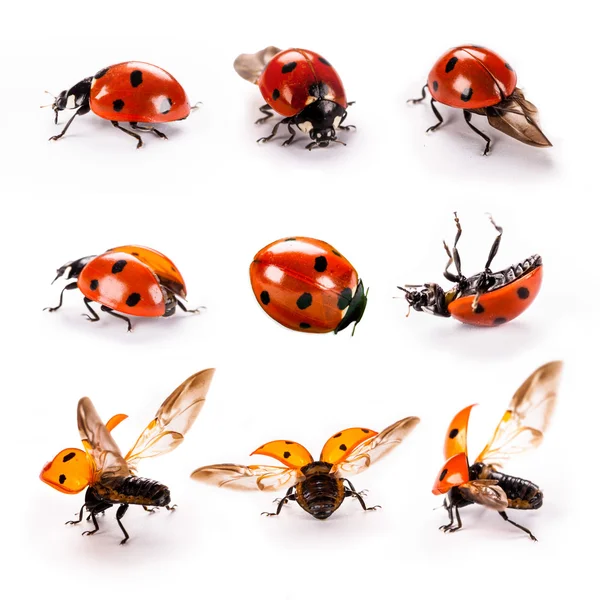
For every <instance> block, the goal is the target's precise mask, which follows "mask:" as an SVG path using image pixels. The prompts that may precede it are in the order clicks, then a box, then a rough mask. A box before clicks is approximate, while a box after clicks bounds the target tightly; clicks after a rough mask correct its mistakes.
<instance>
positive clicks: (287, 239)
mask: <svg viewBox="0 0 600 600" xmlns="http://www.w3.org/2000/svg"><path fill="white" fill-rule="evenodd" d="M283 241H284V242H295V241H296V238H285V240H283Z"/></svg>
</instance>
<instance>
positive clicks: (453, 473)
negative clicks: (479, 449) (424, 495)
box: [431, 452, 470, 496]
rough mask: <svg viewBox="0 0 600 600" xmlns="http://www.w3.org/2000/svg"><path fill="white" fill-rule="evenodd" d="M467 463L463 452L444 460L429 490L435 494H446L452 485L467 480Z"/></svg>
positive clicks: (460, 483)
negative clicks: (444, 462)
mask: <svg viewBox="0 0 600 600" xmlns="http://www.w3.org/2000/svg"><path fill="white" fill-rule="evenodd" d="M469 479H470V478H469V463H468V462H467V455H466V454H465V453H464V452H461V453H460V454H456V455H455V456H453V457H452V458H450V459H449V460H447V461H446V464H445V465H444V466H443V467H442V469H441V471H440V472H439V474H438V476H437V477H436V479H435V483H434V484H433V489H432V490H431V491H432V492H433V493H434V494H435V495H436V496H438V495H439V494H447V493H448V492H449V491H450V490H451V489H452V488H453V487H456V486H457V485H462V484H463V483H467V481H469Z"/></svg>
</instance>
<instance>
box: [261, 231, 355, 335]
mask: <svg viewBox="0 0 600 600" xmlns="http://www.w3.org/2000/svg"><path fill="white" fill-rule="evenodd" d="M250 283H251V284H252V291H253V292H254V295H255V296H256V300H257V301H258V303H259V304H260V305H261V306H262V308H263V309H264V311H265V312H266V313H267V314H268V315H269V316H270V317H271V318H272V319H275V320H276V321H277V322H278V323H281V325H284V326H285V327H288V328H289V329H294V330H295V331H305V332H308V333H328V332H330V331H333V332H334V333H338V332H339V331H342V329H345V328H346V327H348V325H350V323H352V322H353V321H354V322H355V323H356V324H358V322H359V321H360V320H361V318H362V316H363V313H364V311H365V307H366V306H367V295H366V293H365V291H364V287H363V283H362V281H361V280H360V279H359V278H358V274H357V272H356V269H355V268H354V267H353V266H352V265H351V264H350V263H349V262H348V260H346V259H345V258H344V257H343V256H342V255H341V254H340V253H339V252H338V251H337V250H336V249H335V248H334V247H333V246H331V245H330V244H327V243H326V242H322V241H320V240H315V239H313V238H308V237H292V238H286V239H282V240H277V241H276V242H273V243H272V244H269V245H268V246H265V247H264V248H263V249H262V250H260V251H259V252H258V254H257V255H256V256H255V257H254V260H253V261H252V264H251V265H250ZM355 327H356V325H355Z"/></svg>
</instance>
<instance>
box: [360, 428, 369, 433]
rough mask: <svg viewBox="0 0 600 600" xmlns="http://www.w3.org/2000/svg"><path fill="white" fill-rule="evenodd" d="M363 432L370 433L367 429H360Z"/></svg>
mask: <svg viewBox="0 0 600 600" xmlns="http://www.w3.org/2000/svg"><path fill="white" fill-rule="evenodd" d="M361 431H362V432H363V433H371V432H370V431H369V430H368V429H361Z"/></svg>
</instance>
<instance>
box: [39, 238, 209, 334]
mask: <svg viewBox="0 0 600 600" xmlns="http://www.w3.org/2000/svg"><path fill="white" fill-rule="evenodd" d="M56 273H57V274H56V277H55V278H54V281H56V280H57V279H58V278H59V277H64V278H65V279H76V281H74V282H72V283H69V284H67V285H66V286H65V287H64V288H63V290H62V292H61V293H60V301H59V303H58V306H55V307H53V308H47V309H46V310H49V311H50V312H54V311H55V310H58V309H59V308H60V307H61V306H62V302H63V294H64V293H65V291H66V290H74V289H77V288H79V290H80V291H81V293H82V294H83V295H84V299H83V301H84V302H85V306H86V308H87V310H88V311H89V313H90V315H91V316H90V315H87V314H86V315H84V316H85V317H87V318H88V319H89V320H90V321H98V320H99V319H100V317H98V315H97V314H96V312H95V311H94V309H93V308H92V307H91V306H90V303H91V302H98V303H99V304H100V305H101V306H100V309H101V310H102V311H104V312H106V313H108V314H110V315H112V316H113V317H118V318H119V319H123V320H124V321H126V322H127V331H131V329H132V328H131V321H130V320H129V318H128V317H126V316H125V315H133V316H136V317H170V316H171V315H172V314H174V313H175V309H176V308H177V306H179V308H180V309H181V310H183V311H184V312H191V313H195V312H199V309H196V310H191V309H189V308H186V307H185V305H184V304H183V303H182V302H181V300H180V298H181V299H183V300H185V299H186V294H187V289H186V287H185V282H184V280H183V277H182V275H181V273H180V272H179V269H177V267H176V266H175V265H174V264H173V262H172V261H171V260H170V259H169V258H167V257H166V256H165V255H164V254H161V253H160V252H157V251H156V250H152V249H151V248H145V247H144V246H119V247H118V248H111V249H110V250H107V251H106V252H105V253H104V254H101V255H100V256H85V257H84V258H80V259H79V260H74V261H72V262H68V263H66V264H64V265H63V266H62V267H60V269H57V271H56ZM54 281H53V282H52V283H54ZM114 311H118V312H114ZM118 313H124V314H118Z"/></svg>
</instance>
